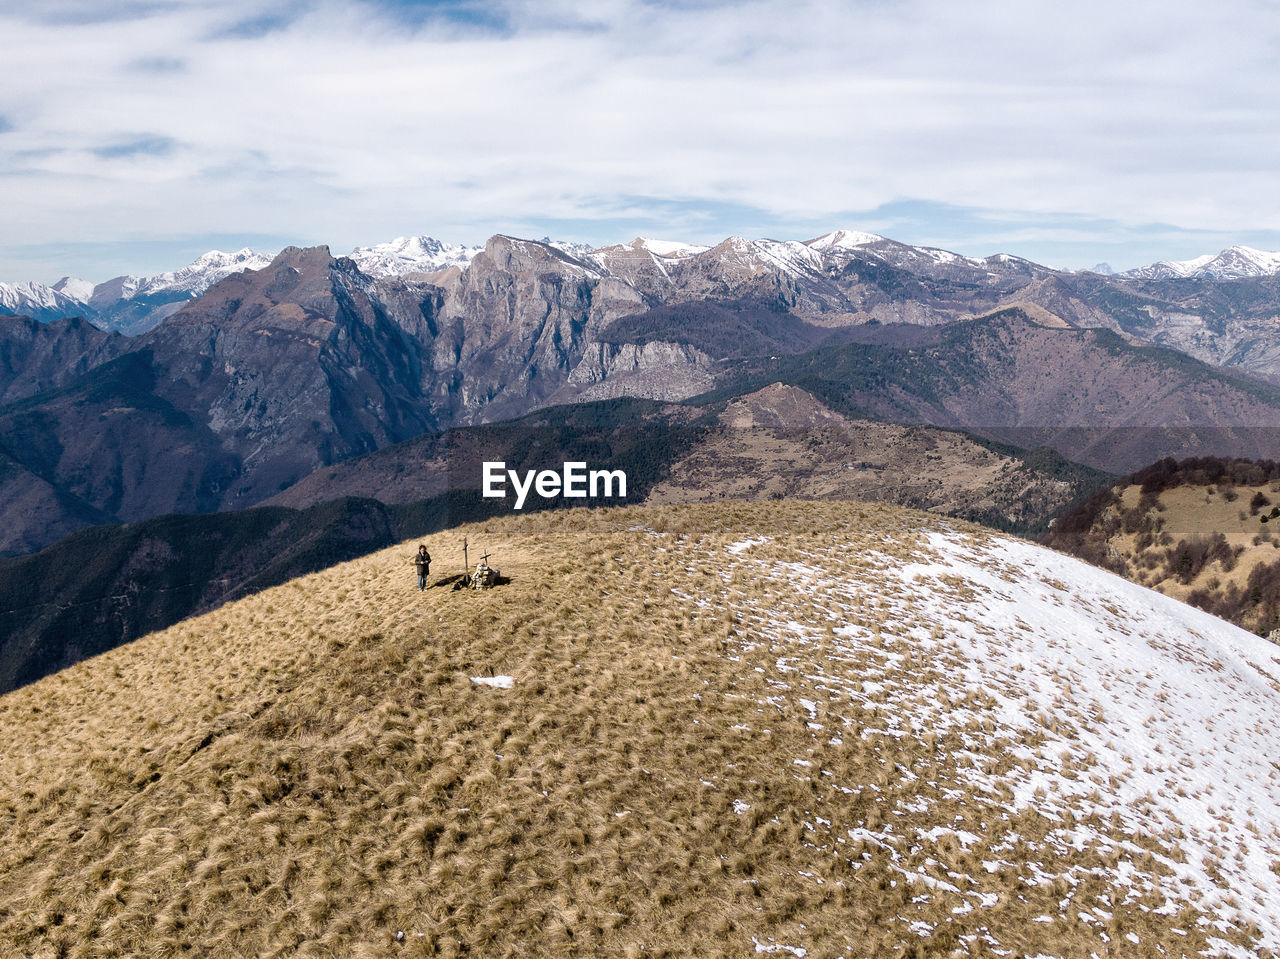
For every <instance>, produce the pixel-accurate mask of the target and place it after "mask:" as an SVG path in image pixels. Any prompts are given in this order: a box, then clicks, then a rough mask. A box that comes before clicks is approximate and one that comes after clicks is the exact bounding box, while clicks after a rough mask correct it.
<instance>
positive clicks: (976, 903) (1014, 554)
mask: <svg viewBox="0 0 1280 959" xmlns="http://www.w3.org/2000/svg"><path fill="white" fill-rule="evenodd" d="M904 545H906V544H905V543H903V542H894V541H889V540H886V542H885V546H884V550H885V551H884V552H883V553H880V552H877V551H876V550H874V549H873V550H870V551H868V550H866V549H865V548H864V549H862V550H860V551H859V552H858V553H857V554H856V556H851V555H850V553H848V552H846V551H845V550H844V549H843V548H842V547H841V546H839V545H832V546H818V545H815V546H814V547H812V548H811V549H806V550H804V551H803V552H804V561H803V562H792V561H788V562H782V561H778V560H776V559H773V560H770V559H768V558H767V553H765V552H764V550H767V549H769V548H770V544H769V542H768V541H767V540H764V539H757V538H750V539H744V540H740V541H738V542H734V543H731V544H729V545H728V546H727V547H725V550H724V554H725V556H726V559H725V561H724V569H723V570H722V573H721V575H722V576H723V578H724V579H725V581H726V582H729V581H731V580H732V579H733V578H734V576H735V575H736V574H735V570H736V569H737V568H738V567H739V566H740V565H745V566H747V567H750V568H751V569H753V570H755V571H757V572H760V571H763V572H765V573H766V574H767V575H768V576H769V577H770V578H771V579H772V580H774V581H775V582H776V581H788V582H790V584H791V587H792V589H791V590H790V592H791V594H792V595H794V596H795V601H794V603H791V602H789V601H783V602H781V603H779V602H773V603H770V604H767V605H760V606H755V607H752V606H751V605H750V603H749V602H743V601H742V600H737V601H735V605H736V609H735V612H737V613H738V614H739V615H740V616H741V617H742V620H741V621H743V622H744V625H745V627H746V628H745V629H744V631H743V638H742V639H740V640H739V642H740V643H741V644H743V645H744V647H747V648H756V647H759V646H760V645H764V646H767V647H768V648H769V649H770V650H774V649H781V650H783V654H782V655H781V656H780V657H779V658H778V659H777V670H778V672H779V673H780V674H791V676H793V677H795V679H794V681H792V680H787V681H781V682H780V681H777V680H771V681H770V683H769V685H770V690H771V694H770V695H769V696H768V697H766V698H765V699H764V700H762V701H761V706H762V709H763V710H764V711H765V713H766V714H769V715H772V714H773V710H777V715H779V716H781V715H786V714H789V713H790V712H791V711H792V710H794V709H795V708H796V707H797V706H799V707H800V708H801V709H803V710H805V715H806V716H807V717H808V721H809V723H810V728H816V729H818V730H823V729H824V727H823V726H821V725H819V724H816V723H814V722H813V720H814V719H816V718H818V710H817V703H816V702H815V701H814V699H813V698H808V699H806V698H803V697H802V696H801V695H799V693H800V691H801V690H802V689H803V690H805V692H804V696H806V697H813V695H814V694H813V692H810V691H809V690H818V691H821V692H823V693H824V694H825V695H829V696H830V702H829V704H828V706H827V712H826V713H825V718H826V721H827V722H828V723H829V727H827V730H826V731H823V732H822V733H821V735H823V736H827V735H831V736H832V740H831V742H832V743H833V744H838V743H839V742H840V741H841V737H846V738H847V737H848V736H850V735H858V736H859V737H860V738H861V739H863V740H874V739H875V738H876V737H888V738H891V739H895V740H899V741H902V740H903V739H905V738H911V739H915V740H927V739H928V738H929V737H938V736H950V737H953V738H954V737H960V738H961V739H962V740H963V743H964V745H963V747H962V748H961V749H960V750H959V751H958V752H955V753H953V754H952V758H953V760H954V762H955V768H956V769H957V770H958V771H959V772H958V779H957V780H956V781H955V782H954V783H953V784H949V786H950V788H952V789H956V791H955V792H954V793H953V795H954V796H955V797H967V798H968V799H969V800H970V801H976V802H978V803H981V804H985V805H989V806H991V807H993V808H994V809H995V810H1005V811H1007V812H1008V813H1010V814H1012V813H1016V812H1019V811H1021V810H1028V809H1030V810H1033V811H1034V812H1035V813H1036V814H1038V815H1039V816H1042V817H1044V818H1045V819H1046V820H1048V821H1049V822H1051V823H1057V824H1058V826H1057V827H1055V828H1052V829H1051V830H1050V831H1049V833H1048V834H1046V835H1044V836H1043V837H1041V838H1039V839H1037V840H1035V841H1034V842H1030V841H1028V840H1026V839H1020V838H1019V837H1018V836H1017V835H1016V834H1014V835H1012V836H1010V837H1009V839H1008V843H1009V844H1010V846H1009V848H1010V849H1012V848H1013V847H1014V846H1018V847H1019V848H1020V850H1021V854H1022V857H1023V858H1021V859H1019V858H1017V857H1015V856H1013V855H1012V854H1006V855H1001V854H1000V852H999V847H989V848H987V849H986V850H985V852H984V856H985V858H984V859H983V862H982V868H983V869H984V870H985V871H986V872H988V873H992V874H995V873H1000V874H1005V873H1008V872H1012V874H1013V875H1017V876H1021V877H1023V881H1027V882H1034V883H1037V884H1044V883H1057V882H1060V881H1065V882H1066V883H1067V884H1068V885H1069V886H1070V887H1071V888H1072V889H1074V888H1076V887H1077V886H1078V884H1079V883H1080V882H1081V881H1082V880H1084V879H1087V878H1088V877H1089V876H1093V877H1100V876H1101V877H1105V880H1106V882H1107V883H1108V884H1109V886H1110V887H1111V888H1112V889H1115V890H1119V892H1118V893H1117V895H1118V896H1120V897H1122V898H1123V900H1124V902H1125V903H1126V904H1129V905H1130V906H1131V907H1132V904H1135V903H1136V904H1141V903H1142V902H1144V901H1146V897H1150V896H1152V895H1154V896H1156V897H1157V898H1163V901H1164V903H1165V904H1164V906H1163V907H1161V908H1160V909H1155V910H1153V911H1155V912H1160V913H1166V914H1168V915H1173V914H1176V912H1177V911H1178V910H1179V909H1180V908H1181V907H1183V906H1192V907H1194V908H1196V909H1198V910H1199V911H1200V912H1201V913H1202V914H1203V915H1204V916H1207V917H1212V918H1207V919H1202V920H1201V925H1202V927H1203V930H1202V931H1203V932H1204V933H1205V935H1206V936H1207V939H1208V942H1209V944H1210V946H1211V947H1212V953H1213V954H1218V955H1230V956H1239V957H1244V956H1247V955H1250V954H1251V953H1248V952H1246V951H1245V950H1243V949H1241V948H1240V947H1238V946H1235V945H1233V944H1232V943H1231V942H1228V941H1227V939H1225V938H1223V937H1224V936H1226V935H1228V934H1230V933H1231V931H1232V930H1233V929H1239V928H1244V927H1247V926H1248V925H1249V924H1250V923H1252V924H1254V926H1255V927H1256V929H1257V931H1258V937H1259V941H1260V944H1262V945H1264V946H1266V947H1268V948H1270V949H1273V950H1274V949H1277V948H1278V947H1280V883H1277V881H1276V877H1275V870H1276V869H1277V868H1278V867H1280V765H1277V763H1276V761H1275V757H1277V756H1280V724H1277V723H1276V722H1275V717H1276V716H1277V715H1280V647H1277V646H1275V645H1273V644H1271V643H1268V642H1266V641H1265V640H1262V639H1260V638H1258V637H1256V636H1254V635H1252V634H1250V633H1247V632H1245V631H1243V630H1240V629H1238V628H1237V627H1235V626H1232V625H1230V624H1229V623H1226V622H1224V621H1222V620H1219V619H1216V618H1215V617H1212V616H1209V615H1208V614H1205V613H1202V612H1200V611H1198V610H1195V609H1192V608H1191V607H1188V606H1185V605H1183V604H1181V603H1178V602H1176V601H1175V600H1172V599H1170V598H1168V597H1165V596H1162V595H1160V594H1158V593H1155V592H1153V591H1150V590H1147V589H1144V588H1142V587H1139V586H1137V585H1135V584H1132V583H1129V582H1127V581H1125V580H1122V579H1120V578H1119V577H1116V576H1114V575H1112V574H1110V573H1107V572H1105V571H1102V570H1099V569H1096V568H1094V567H1091V566H1089V565H1087V564H1085V563H1083V562H1081V561H1079V560H1076V559H1074V558H1070V557H1066V556H1062V555H1060V554H1057V553H1054V552H1052V551H1050V550H1047V549H1044V548H1042V547H1038V546H1034V545H1032V544H1029V543H1025V542H1021V541H1017V540H1013V539H1011V538H1006V537H1001V536H995V535H983V534H978V535H973V534H965V533H962V532H959V531H955V532H947V533H945V534H943V533H932V534H929V535H927V536H924V537H922V542H920V543H916V544H912V545H911V546H910V552H911V555H912V556H913V557H915V558H916V559H915V560H914V561H909V562H907V563H905V564H904V562H903V560H902V559H901V558H900V557H901V556H902V555H903V549H902V547H903V546H904ZM784 592H786V591H784ZM691 598H692V597H691ZM699 601H700V602H706V601H707V600H706V599H705V598H703V599H702V600H699ZM869 611H870V614H871V618H872V619H874V620H876V621H878V622H879V623H880V625H879V626H877V627H876V628H874V629H871V628H868V626H867V625H866V624H867V622H868V615H869ZM823 621H825V622H826V623H827V624H828V625H827V627H826V628H823V627H821V626H820V625H818V624H820V623H822V622H823ZM800 646H807V647H817V648H820V649H821V658H820V659H819V660H817V662H819V663H827V664H829V665H827V666H823V665H818V666H816V667H809V668H811V669H813V668H816V673H815V674H813V675H806V673H805V670H806V666H805V665H804V664H805V662H806V661H813V659H812V657H813V653H812V652H809V651H808V650H806V651H805V652H804V653H801V652H800V650H799V647H800ZM788 647H790V648H791V649H792V651H791V652H790V653H787V652H786V650H787V649H788ZM771 655H772V653H771ZM921 655H923V656H924V657H925V661H926V662H928V663H931V664H932V667H933V669H935V670H936V671H937V675H938V676H939V677H941V679H940V680H939V681H935V680H933V679H930V680H929V681H928V682H925V681H922V679H921V678H920V676H919V675H917V674H916V673H915V672H914V671H913V670H912V669H910V668H909V667H908V666H907V665H905V664H908V663H910V662H911V661H912V657H919V656H921ZM916 661H917V662H918V661H919V660H918V659H916ZM854 662H857V663H859V665H858V667H857V670H856V672H852V673H851V672H850V671H849V667H848V666H846V665H844V664H845V663H854ZM877 663H878V664H879V665H875V664H877ZM805 683H808V685H805ZM858 709H861V710H862V714H861V715H862V716H863V717H864V719H863V720H862V721H858V720H851V719H849V718H843V719H842V718H841V717H842V716H845V717H847V716H849V715H851V714H852V715H857V712H856V711H857V710H858ZM851 710H852V711H853V712H852V713H851ZM868 716H870V717H871V718H870V720H867V719H866V717H868ZM841 723H843V729H841ZM859 727H861V728H859ZM800 758H801V759H803V758H804V757H800ZM899 772H900V773H901V774H902V775H904V776H910V775H911V772H910V770H907V769H906V768H905V767H901V766H900V767H899ZM836 785H837V786H839V787H840V788H842V789H845V790H846V791H850V790H849V788H848V787H853V789H852V790H851V791H858V790H859V789H862V788H865V787H862V786H861V785H860V784H857V783H849V784H836ZM957 787H958V789H957ZM871 788H874V787H871ZM945 791H946V790H944V792H945ZM932 802H933V801H932V800H930V799H929V798H928V797H927V796H921V797H919V798H918V800H916V801H915V802H914V803H913V804H911V805H910V807H909V809H904V810H903V812H904V813H905V812H910V813H913V814H925V815H928V814H929V811H930V809H931V804H932ZM818 827H821V828H817V827H815V829H816V831H815V835H816V836H825V837H828V838H827V839H826V841H827V842H830V843H832V845H831V846H830V848H831V851H832V852H837V851H838V850H842V849H847V845H844V846H842V845H841V844H853V845H854V846H857V845H859V844H861V845H862V847H863V848H866V844H868V843H869V844H871V845H873V846H875V847H876V848H877V849H880V850H883V851H885V852H887V853H888V854H889V856H890V857H891V859H892V861H893V862H895V863H900V864H901V866H902V869H901V871H902V872H903V874H904V876H906V878H907V879H908V880H910V881H912V882H918V883H923V884H924V885H925V886H927V887H929V889H935V887H936V886H937V882H938V880H936V879H931V877H929V876H925V875H923V874H921V873H918V872H916V871H914V870H913V869H912V868H910V867H911V863H910V861H909V860H910V859H911V857H912V856H915V857H916V860H918V859H919V856H921V855H927V851H926V852H924V853H921V852H920V851H919V848H918V847H912V848H911V849H908V848H907V844H906V843H905V842H904V839H903V836H902V835H901V834H900V833H899V832H897V831H895V829H894V825H893V822H892V820H889V819H886V822H885V824H884V825H883V826H882V827H879V828H874V829H867V828H865V827H861V826H859V827H857V828H852V829H851V828H849V824H844V825H842V824H841V823H838V822H837V823H827V824H826V825H825V826H823V825H822V823H821V822H820V823H819V824H818ZM948 834H952V835H954V837H955V840H956V841H958V842H960V843H961V844H962V845H963V846H964V847H965V848H966V849H968V848H969V847H970V846H971V845H972V844H973V843H974V842H975V841H976V840H977V837H976V836H974V835H973V834H970V833H965V834H963V835H962V834H960V833H958V832H956V831H955V829H954V826H953V824H951V823H950V820H947V821H944V822H939V823H937V825H936V826H935V827H934V828H933V829H930V830H924V831H922V832H921V833H920V834H918V835H919V837H920V838H924V839H927V840H930V841H937V840H939V839H940V838H941V837H945V836H946V835H948ZM814 841H815V842H819V841H821V840H820V839H817V838H815V839H814ZM917 841H919V840H918V839H917ZM1037 848H1039V849H1040V850H1042V852H1041V853H1038V854H1036V853H1034V850H1035V849H1037ZM1028 850H1030V852H1028ZM1085 850H1093V851H1095V852H1098V853H1099V854H1100V855H1102V856H1103V859H1102V860H1100V861H1102V862H1104V863H1109V864H1108V865H1104V866H1102V867H1101V871H1099V869H1097V868H1090V869H1083V870H1082V869H1081V868H1079V867H1074V868H1073V869H1071V870H1070V871H1068V872H1065V873H1062V872H1056V871H1055V870H1054V868H1053V867H1052V866H1049V867H1047V868H1048V871H1047V872H1046V871H1044V870H1045V868H1046V867H1044V866H1043V865H1041V864H1040V863H1038V862H1037V861H1034V860H1039V859H1045V861H1046V862H1048V861H1050V860H1051V859H1052V858H1053V857H1054V856H1059V857H1063V856H1065V857H1067V858H1070V856H1071V855H1072V853H1073V851H1085ZM1046 856H1047V857H1048V858H1045V857H1046ZM1144 857H1146V858H1145V859H1144ZM1028 859H1030V860H1032V861H1027V860H1028ZM1144 863H1147V865H1144ZM853 865H854V868H855V869H856V868H857V865H858V863H857V860H856V859H854V860H853ZM1158 870H1163V871H1164V873H1163V875H1162V874H1161V873H1160V872H1159V871H1158ZM1170 874H1171V875H1170ZM951 878H953V879H954V880H955V884H953V885H951V886H950V887H949V890H948V891H949V892H951V893H955V894H960V893H963V895H964V896H965V897H966V898H965V899H964V901H963V902H962V903H961V905H960V906H957V907H956V909H955V910H954V911H955V912H957V913H967V912H970V911H973V910H974V909H979V910H980V909H984V908H994V907H995V906H996V903H997V900H998V896H996V895H995V894H994V893H989V892H985V891H982V890H981V889H979V888H977V887H975V886H974V885H973V877H969V876H963V875H958V874H957V875H954V876H952V877H951ZM931 883H932V885H931ZM935 891H936V889H935ZM1067 901H1068V899H1064V900H1063V902H1064V903H1066V902H1067ZM1073 908H1075V903H1074V902H1073ZM1137 908H1143V909H1145V908H1147V907H1145V906H1141V905H1138V906H1137ZM1079 918H1080V921H1081V922H1084V923H1094V924H1095V926H1096V929H1097V931H1098V935H1099V936H1100V937H1105V935H1106V920H1108V919H1109V918H1110V912H1109V911H1107V910H1106V909H1103V910H1100V911H1096V915H1095V914H1094V911H1086V912H1084V913H1081V915H1080V917H1079ZM1050 921H1051V920H1050ZM921 934H922V935H925V934H927V931H923V932H922V933H921ZM1101 941H1102V942H1107V941H1109V940H1107V939H1106V938H1102V939H1101ZM966 945H971V943H970V944H966ZM992 945H993V946H994V943H992Z"/></svg>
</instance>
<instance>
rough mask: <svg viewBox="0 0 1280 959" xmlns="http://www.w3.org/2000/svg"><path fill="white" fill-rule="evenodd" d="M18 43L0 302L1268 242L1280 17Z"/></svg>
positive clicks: (907, 12)
mask: <svg viewBox="0 0 1280 959" xmlns="http://www.w3.org/2000/svg"><path fill="white" fill-rule="evenodd" d="M264 10H266V11H267V12H265V13H264ZM0 36H4V37H5V41H6V42H5V49H6V55H5V61H6V65H5V77H4V82H3V84H0V210H3V213H2V214H0V279H4V280H23V279H35V280H42V281H45V282H51V281H53V280H55V279H57V278H58V277H60V276H62V275H63V274H66V273H71V274H75V275H79V276H82V277H85V278H87V279H91V280H100V279H104V278H106V277H108V276H111V275H114V274H117V273H121V272H133V273H150V272H157V271H159V270H163V269H172V268H174V267H176V266H180V265H182V264H183V263H185V262H187V261H189V260H190V259H192V258H193V257H194V256H195V255H197V254H199V253H200V252H203V251H204V250H207V249H210V248H214V247H217V248H221V249H232V248H239V247H241V246H246V245H247V246H251V247H253V248H255V249H260V250H263V251H273V250H275V249H278V248H279V247H281V246H283V245H286V244H290V243H292V244H300V245H305V244H314V243H327V244H329V245H330V247H331V248H332V249H333V250H334V252H335V253H345V252H348V251H349V250H350V249H351V248H352V247H354V246H356V245H368V244H371V243H376V242H380V241H383V240H387V239H391V238H392V237H395V236H399V235H408V234H415V233H422V234H430V235H432V236H435V237H437V238H440V239H444V240H450V241H454V242H467V243H478V242H483V240H484V239H485V238H486V237H488V236H489V235H491V234H493V233H498V232H503V233H513V234H516V235H521V236H532V237H541V236H544V235H549V236H552V237H553V238H562V239H570V240H579V241H583V242H590V243H595V244H603V243H608V242H617V241H625V240H629V239H631V238H632V237H634V236H636V235H645V236H656V237H660V238H664V239H684V240H690V241H712V242H714V241H717V240H719V239H722V238H723V237H725V236H728V235H730V234H734V233H737V234H743V235H746V236H750V237H758V236H771V237H774V238H777V239H806V238H808V237H811V236H816V235H818V234H820V233H824V232H827V231H829V230H831V229H835V228H842V227H843V228H854V229H863V230H871V231H874V232H879V233H883V234H886V235H888V236H891V237H893V238H895V239H899V240H903V241H906V242H912V243H922V244H929V245H934V246H941V247H944V248H947V249H951V250H955V251H958V252H961V253H966V254H972V255H986V254H989V253H995V252H1011V253H1017V254H1021V255H1024V256H1028V257H1030V258H1032V259H1036V260H1039V261H1041V262H1044V263H1048V264H1051V265H1055V266H1063V267H1072V268H1075V267H1087V266H1092V265H1094V264H1095V263H1097V262H1099V261H1104V260H1105V261H1108V262H1110V263H1111V264H1112V265H1113V266H1115V267H1116V268H1117V269H1123V268H1127V267H1131V266H1135V265H1138V264H1141V263H1146V262H1150V261H1153V260H1156V259H1162V258H1171V257H1172V258H1185V257H1190V256H1194V255H1197V254H1200V253H1205V252H1213V251H1216V250H1218V249H1220V248H1222V247H1224V246H1227V245H1230V244H1232V243H1245V244H1248V245H1252V246H1257V247H1261V248H1264V249H1280V182H1278V180H1280V97H1278V96H1277V91H1280V2H1277V0H1226V2H1224V3H1219V4H1216V5H1214V6H1213V7H1212V8H1210V7H1209V6H1207V5H1206V4H1205V3H1203V0H1195V2H1187V0H1162V2H1159V3H1155V2H1133V3H1124V2H1115V0H1108V2H1106V3H1102V2H1094V0H1083V2H1074V3H1058V2H1054V3H1049V2H1037V0H1008V2H1006V0H972V2H955V0H903V2H890V0H849V2H840V0H816V2H811V0H757V2H719V0H666V2H658V0H594V2H577V0H537V2H533V0H498V2H473V0H439V2H430V0H401V2H394V0H359V2H356V0H346V2H338V0H280V2H278V3H275V4H273V5H271V6H269V7H264V5H263V4H261V3H260V2H259V0H253V2H246V0H221V2H217V3H209V2H202V0H114V2H111V3H103V2H101V0H44V2H43V3H41V4H33V3H29V2H25V0H23V2H18V0H0Z"/></svg>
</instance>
